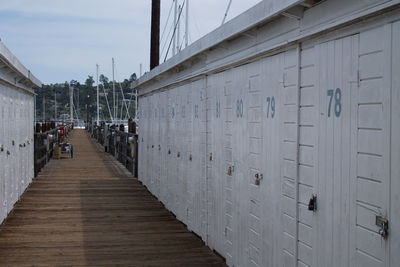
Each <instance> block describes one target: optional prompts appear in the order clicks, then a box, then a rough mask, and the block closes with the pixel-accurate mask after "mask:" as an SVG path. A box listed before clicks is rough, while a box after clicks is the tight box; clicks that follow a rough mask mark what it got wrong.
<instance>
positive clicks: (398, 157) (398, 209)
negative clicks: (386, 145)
mask: <svg viewBox="0 0 400 267" xmlns="http://www.w3.org/2000/svg"><path fill="white" fill-rule="evenodd" d="M392 30H393V33H392V38H393V39H392V62H391V64H392V66H391V67H392V69H391V80H392V88H391V89H392V90H391V155H390V157H391V173H390V215H389V216H390V224H391V226H390V227H391V229H394V230H393V231H391V233H390V237H389V242H390V252H389V253H390V262H389V265H390V266H396V264H398V263H399V262H400V253H398V251H400V231H398V229H400V205H397V204H396V203H400V192H399V188H400V179H398V177H400V164H398V163H399V162H400V138H398V137H399V136H400V75H399V74H400V73H399V70H400V50H399V49H396V48H398V47H400V23H399V22H396V23H394V24H393V27H392Z"/></svg>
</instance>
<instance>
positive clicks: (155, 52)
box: [150, 0, 160, 69]
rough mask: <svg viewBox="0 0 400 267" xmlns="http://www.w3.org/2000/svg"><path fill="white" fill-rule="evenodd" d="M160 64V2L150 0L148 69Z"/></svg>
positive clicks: (158, 0)
mask: <svg viewBox="0 0 400 267" xmlns="http://www.w3.org/2000/svg"><path fill="white" fill-rule="evenodd" d="M159 63H160V0H152V7H151V45H150V69H154V68H155V67H157V66H158V65H159Z"/></svg>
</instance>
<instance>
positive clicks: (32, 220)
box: [0, 130, 225, 266]
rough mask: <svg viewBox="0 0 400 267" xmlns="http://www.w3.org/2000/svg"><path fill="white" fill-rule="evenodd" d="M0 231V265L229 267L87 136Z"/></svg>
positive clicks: (78, 134)
mask: <svg viewBox="0 0 400 267" xmlns="http://www.w3.org/2000/svg"><path fill="white" fill-rule="evenodd" d="M71 142H72V143H73V144H74V150H75V158H74V159H72V160H71V159H62V160H52V161H51V162H50V163H49V164H48V165H47V166H46V167H45V168H44V170H43V171H42V173H41V174H40V175H39V177H38V178H36V179H34V182H33V183H32V184H31V186H30V187H29V188H28V190H27V191H26V192H25V194H24V196H23V198H22V199H21V201H20V202H19V203H18V204H17V205H16V206H15V208H14V210H13V212H12V213H11V214H10V215H9V217H8V218H7V220H6V221H5V223H4V224H3V225H2V226H1V229H0V266H88V265H91V266H110V265H112V266H116V265H117V266H120V265H125V266H224V265H225V264H224V263H223V261H222V259H221V258H219V257H218V256H216V255H215V254H213V253H212V251H211V250H210V249H209V248H208V247H206V246H205V245H204V243H203V242H202V241H201V239H199V238H198V237H196V236H195V235H194V234H192V233H190V232H189V231H188V230H187V229H186V228H185V227H184V226H183V225H182V224H181V223H180V222H179V221H177V220H176V219H175V217H174V216H173V215H172V214H171V213H170V212H168V211H167V210H166V209H165V208H164V207H163V206H162V204H161V203H160V202H159V201H157V199H155V198H154V197H153V196H152V195H151V194H150V193H149V192H148V191H147V190H146V189H145V188H144V187H143V186H142V185H141V184H140V183H139V182H138V181H137V179H135V178H132V176H131V175H130V174H129V172H128V171H127V170H126V169H125V168H124V167H123V166H122V165H120V164H119V163H118V162H117V161H116V160H115V159H114V158H113V157H112V156H110V155H109V154H106V153H104V152H102V151H101V147H100V146H99V145H97V144H96V143H95V142H94V141H92V140H91V139H90V137H89V135H88V134H87V133H86V132H85V131H83V130H74V131H73V133H72V135H71Z"/></svg>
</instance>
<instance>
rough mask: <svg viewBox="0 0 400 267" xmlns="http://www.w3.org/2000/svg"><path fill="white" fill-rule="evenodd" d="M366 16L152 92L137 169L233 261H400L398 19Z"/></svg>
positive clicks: (144, 100)
mask: <svg viewBox="0 0 400 267" xmlns="http://www.w3.org/2000/svg"><path fill="white" fill-rule="evenodd" d="M364 28H365V29H364V30H362V31H353V32H352V34H346V35H344V36H342V35H338V36H335V35H333V34H331V35H330V38H327V37H326V36H318V37H316V38H315V39H308V40H306V41H304V42H302V43H298V44H297V45H295V46H294V45H292V46H290V47H287V48H285V49H282V50H280V51H279V52H277V53H274V55H270V56H266V57H264V58H258V59H256V60H254V61H252V62H250V63H247V64H242V65H239V66H235V67H231V68H228V69H227V70H224V71H221V72H218V73H210V74H208V75H205V76H202V77H201V78H200V77H199V78H198V79H197V80H196V81H190V82H189V81H188V82H186V83H185V82H184V83H182V84H179V85H175V86H171V87H169V88H164V89H163V91H156V92H154V93H153V94H151V95H145V96H142V97H141V101H140V108H141V109H142V113H145V115H143V117H142V118H141V124H140V133H139V136H140V138H139V139H140V140H141V139H142V138H144V140H145V141H144V142H141V143H140V145H141V146H140V148H139V150H140V151H141V152H140V153H142V154H141V155H140V159H139V179H140V180H141V181H143V183H144V184H146V185H147V186H148V187H149V189H150V190H151V191H152V192H153V193H154V194H155V195H156V196H158V197H159V199H160V200H161V201H162V202H163V203H164V204H165V206H166V207H167V208H168V209H170V210H171V211H172V212H173V213H174V214H175V215H176V216H177V218H178V219H180V220H181V221H182V222H184V223H185V224H186V225H187V226H188V228H189V229H190V230H192V231H193V232H195V233H197V234H198V235H199V236H200V237H201V238H202V239H203V240H204V241H205V242H206V243H207V244H208V245H209V246H210V247H211V248H212V249H215V250H216V251H217V252H219V253H220V254H221V255H222V256H224V257H225V258H226V261H227V264H228V265H229V266H303V267H306V266H363V267H366V266H396V264H397V261H396V260H398V259H399V257H400V256H398V255H397V254H398V253H393V252H391V253H390V251H389V250H390V249H393V248H399V247H400V244H399V241H398V239H396V237H398V236H399V235H398V232H399V231H400V229H399V224H398V223H396V222H394V223H392V220H394V219H396V218H397V219H399V218H400V215H399V214H400V212H399V211H398V209H399V208H398V205H395V204H394V202H396V201H397V202H398V200H399V192H398V191H399V187H398V186H397V187H396V186H393V185H398V183H397V182H396V181H397V180H395V179H397V176H396V175H397V174H398V173H399V171H398V166H397V165H398V164H393V161H394V159H393V157H394V158H395V159H398V158H400V156H399V155H398V153H397V150H396V148H398V147H399V142H398V140H397V139H396V138H397V137H395V136H397V135H396V134H397V133H398V129H399V124H400V122H399V115H398V114H399V111H398V107H397V105H398V104H399V102H400V100H399V94H398V90H399V88H398V84H399V83H398V76H399V73H398V68H397V67H398V62H397V61H396V60H395V59H397V58H398V57H399V55H398V53H397V52H393V51H395V50H394V47H396V46H398V44H399V43H400V41H399V35H400V33H399V30H400V26H398V23H397V24H393V25H392V24H391V23H381V25H378V26H371V27H366V26H364ZM396 51H397V50H396ZM331 96H332V98H331ZM272 98H273V99H274V110H273V109H272V102H271V101H272ZM163 109H165V117H163V115H162V114H163V111H162V110H163ZM151 110H153V113H151V112H152V111H151ZM154 110H156V111H154ZM154 112H156V114H159V115H158V117H156V116H155V115H154ZM272 112H273V116H272ZM147 114H148V117H147V116H146V115H147ZM151 114H153V115H152V116H151ZM160 114H161V115H160ZM153 124H157V125H153ZM394 139H396V140H394ZM146 142H148V143H146ZM153 144H154V148H153V152H150V151H149V150H151V149H152V145H153ZM391 144H392V145H393V146H392V147H391ZM158 145H160V147H161V149H160V150H159V149H158ZM169 151H170V152H171V153H168V152H169ZM178 154H179V156H178ZM391 157H392V158H391ZM190 158H191V160H190ZM153 161H154V162H153ZM390 162H392V165H390ZM146 168H153V169H152V170H149V169H146ZM256 175H258V177H260V175H262V176H263V179H262V180H260V183H259V184H258V183H257V182H256ZM393 178H395V179H393ZM391 184H392V186H390V185H391ZM314 194H316V195H317V210H316V211H315V212H313V211H310V210H309V209H308V204H309V200H310V198H311V197H312V196H313V195H314ZM391 201H392V202H391ZM377 215H382V216H384V217H387V218H388V219H389V221H390V230H389V231H390V233H389V238H388V239H384V238H382V237H381V236H380V235H379V234H378V230H379V227H377V226H376V224H375V217H376V216H377Z"/></svg>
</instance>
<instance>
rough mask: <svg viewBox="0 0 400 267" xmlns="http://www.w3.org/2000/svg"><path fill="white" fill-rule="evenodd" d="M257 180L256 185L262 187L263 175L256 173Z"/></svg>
mask: <svg viewBox="0 0 400 267" xmlns="http://www.w3.org/2000/svg"><path fill="white" fill-rule="evenodd" d="M255 177H256V180H255V181H254V183H255V185H260V182H261V180H262V179H263V178H264V176H263V175H262V173H256V175H255Z"/></svg>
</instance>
